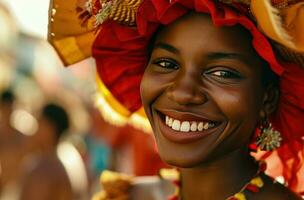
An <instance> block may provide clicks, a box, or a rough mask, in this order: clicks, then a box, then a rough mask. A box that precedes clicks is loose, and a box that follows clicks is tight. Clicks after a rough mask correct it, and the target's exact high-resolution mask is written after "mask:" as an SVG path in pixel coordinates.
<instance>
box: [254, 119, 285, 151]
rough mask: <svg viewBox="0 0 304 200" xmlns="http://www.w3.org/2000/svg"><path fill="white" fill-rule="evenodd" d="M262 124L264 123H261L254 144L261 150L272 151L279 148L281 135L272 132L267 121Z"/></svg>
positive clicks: (272, 129) (277, 132)
mask: <svg viewBox="0 0 304 200" xmlns="http://www.w3.org/2000/svg"><path fill="white" fill-rule="evenodd" d="M264 122H266V123H263V125H262V127H261V133H260V135H259V136H258V138H257V140H256V144H257V146H258V147H259V148H260V149H261V150H265V151H272V150H275V149H276V148H279V147H280V146H281V141H282V137H281V133H280V132H279V131H277V130H274V128H273V127H272V124H271V123H269V122H268V120H266V121H264Z"/></svg>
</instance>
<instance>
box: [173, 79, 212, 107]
mask: <svg viewBox="0 0 304 200" xmlns="http://www.w3.org/2000/svg"><path fill="white" fill-rule="evenodd" d="M200 85H201V83H198V81H197V80H195V79H194V78H193V77H192V78H191V77H188V78H186V77H185V78H180V79H178V80H176V81H175V82H174V83H172V85H171V86H169V88H168V90H167V96H168V98H169V99H170V100H172V101H175V102H177V103H178V104H180V105H188V104H203V103H205V102H206V100H207V96H206V94H205V92H204V91H203V90H202V88H201V87H200Z"/></svg>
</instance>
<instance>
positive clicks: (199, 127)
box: [197, 122, 204, 131]
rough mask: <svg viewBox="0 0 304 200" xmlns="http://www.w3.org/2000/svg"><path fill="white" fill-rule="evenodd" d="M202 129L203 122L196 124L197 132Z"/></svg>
mask: <svg viewBox="0 0 304 200" xmlns="http://www.w3.org/2000/svg"><path fill="white" fill-rule="evenodd" d="M203 129H204V123H203V122H200V123H198V126H197V130H198V131H202V130H203Z"/></svg>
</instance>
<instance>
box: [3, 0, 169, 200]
mask: <svg viewBox="0 0 304 200" xmlns="http://www.w3.org/2000/svg"><path fill="white" fill-rule="evenodd" d="M48 4H49V0H0V200H18V199H20V200H48V199H52V200H54V199H56V200H70V199H71V200H87V199H90V197H91V196H92V194H93V193H94V192H95V191H97V190H99V188H98V187H99V175H100V173H101V172H102V171H103V170H105V169H111V170H116V171H121V172H127V173H131V174H134V175H154V174H156V173H157V171H158V170H159V168H161V167H164V164H163V163H162V162H161V160H160V158H159V157H158V155H157V152H156V148H155V144H154V141H153V138H152V136H151V134H149V133H147V132H146V131H144V130H141V129H139V128H134V127H133V126H132V125H129V124H128V123H115V120H112V121H111V122H109V120H105V118H103V117H102V115H101V112H100V108H101V109H102V107H103V106H106V105H104V104H103V103H100V102H103V101H102V96H100V95H97V92H96V83H95V68H94V61H93V60H92V59H88V60H85V61H83V62H81V63H78V64H76V65H74V66H71V67H69V68H64V67H63V65H62V63H61V61H60V60H59V58H58V56H57V55H56V53H55V52H54V50H53V49H52V47H51V46H50V45H49V44H48V42H47V41H46V35H47V17H48V14H47V12H48ZM108 114H110V113H108Z"/></svg>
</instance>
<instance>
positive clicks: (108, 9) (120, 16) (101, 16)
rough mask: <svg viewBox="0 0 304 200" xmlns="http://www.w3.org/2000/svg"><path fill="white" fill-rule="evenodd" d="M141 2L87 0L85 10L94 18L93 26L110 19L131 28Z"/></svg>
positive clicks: (133, 0)
mask: <svg viewBox="0 0 304 200" xmlns="http://www.w3.org/2000/svg"><path fill="white" fill-rule="evenodd" d="M141 1H142V0H88V1H87V2H86V3H85V8H86V10H87V11H88V12H89V13H90V14H91V15H92V16H94V17H95V26H97V27H98V26H100V25H101V24H102V23H103V22H104V21H106V20H108V19H110V20H114V21H116V22H118V23H121V24H125V25H129V26H133V25H135V23H136V12H137V10H138V7H139V5H140V3H141Z"/></svg>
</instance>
